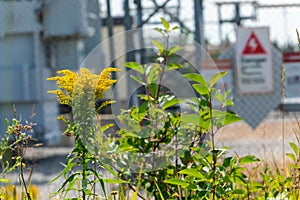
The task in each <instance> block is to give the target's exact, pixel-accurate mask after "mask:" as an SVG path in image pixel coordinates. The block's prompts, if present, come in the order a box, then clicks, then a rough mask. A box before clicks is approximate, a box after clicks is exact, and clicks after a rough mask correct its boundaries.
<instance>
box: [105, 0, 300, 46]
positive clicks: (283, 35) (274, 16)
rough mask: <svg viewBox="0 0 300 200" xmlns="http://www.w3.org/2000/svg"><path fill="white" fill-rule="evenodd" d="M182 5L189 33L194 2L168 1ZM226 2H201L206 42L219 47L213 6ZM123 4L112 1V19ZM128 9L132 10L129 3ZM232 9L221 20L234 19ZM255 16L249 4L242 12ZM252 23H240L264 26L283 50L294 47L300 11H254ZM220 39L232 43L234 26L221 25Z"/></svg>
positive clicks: (273, 0)
mask: <svg viewBox="0 0 300 200" xmlns="http://www.w3.org/2000/svg"><path fill="white" fill-rule="evenodd" d="M99 1H100V3H101V5H102V7H101V10H102V13H105V11H106V8H105V2H106V0H99ZM156 1H157V2H158V4H159V5H161V4H163V3H164V2H165V0H156ZM178 1H179V2H180V3H181V10H180V16H179V17H180V19H181V21H183V22H184V23H185V24H186V26H188V27H189V28H190V29H191V30H193V29H194V22H193V18H194V9H193V6H194V0H184V1H181V0H170V2H169V3H168V5H175V4H177V2H178ZM225 1H227V0H203V6H204V24H205V26H204V30H205V38H206V39H207V40H208V41H209V42H210V43H211V44H218V43H219V42H220V40H219V29H218V13H217V6H216V4H215V3H216V2H225ZM120 2H123V0H111V5H112V8H113V9H112V15H113V16H123V14H124V12H123V4H122V3H120ZM130 2H131V5H130V7H131V8H133V9H134V8H135V5H134V4H133V3H132V2H133V0H130ZM257 2H258V3H259V4H264V5H265V4H293V3H298V4H300V0H257ZM142 4H143V7H149V6H150V7H151V6H152V5H153V4H152V1H151V0H142ZM233 12H234V9H233V6H223V7H222V9H221V13H222V18H223V19H230V18H232V17H233ZM253 12H254V10H253V7H252V6H250V5H249V4H245V5H244V6H242V8H241V14H242V15H251V14H252V13H253ZM256 14H257V15H256V17H257V19H256V20H255V21H251V20H247V21H244V22H243V26H246V27H256V26H258V27H261V26H267V27H269V28H270V38H271V40H272V41H276V42H277V43H278V44H279V45H281V46H284V45H287V44H293V45H296V44H297V35H296V29H297V28H298V29H299V30H300V24H299V23H300V22H299V18H300V7H288V8H268V9H267V8H259V9H257V10H256ZM147 15H148V13H147V11H145V12H144V18H146V17H147ZM160 16H161V15H159V14H158V15H156V16H154V17H153V20H154V21H155V20H156V21H158V19H159V17H160ZM222 38H223V39H225V38H228V40H229V41H231V42H234V41H235V39H236V34H235V26H234V25H233V24H229V23H227V24H223V25H222Z"/></svg>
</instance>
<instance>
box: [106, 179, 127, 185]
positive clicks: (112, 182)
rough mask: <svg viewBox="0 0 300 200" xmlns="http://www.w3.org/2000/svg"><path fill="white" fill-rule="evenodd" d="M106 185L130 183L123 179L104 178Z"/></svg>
mask: <svg viewBox="0 0 300 200" xmlns="http://www.w3.org/2000/svg"><path fill="white" fill-rule="evenodd" d="M102 180H103V182H104V183H109V184H120V183H128V181H125V180H121V179H114V178H102Z"/></svg>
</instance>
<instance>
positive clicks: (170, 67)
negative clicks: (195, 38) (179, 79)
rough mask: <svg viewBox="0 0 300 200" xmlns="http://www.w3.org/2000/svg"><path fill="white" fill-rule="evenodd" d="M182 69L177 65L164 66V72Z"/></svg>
mask: <svg viewBox="0 0 300 200" xmlns="http://www.w3.org/2000/svg"><path fill="white" fill-rule="evenodd" d="M181 68H182V65H181V64H179V63H171V64H167V65H166V68H165V71H166V72H167V71H170V70H172V69H181Z"/></svg>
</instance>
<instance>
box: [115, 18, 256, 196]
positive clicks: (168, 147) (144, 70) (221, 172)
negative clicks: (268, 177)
mask: <svg viewBox="0 0 300 200" xmlns="http://www.w3.org/2000/svg"><path fill="white" fill-rule="evenodd" d="M161 20H162V24H163V26H164V29H155V30H156V31H158V32H159V33H160V34H161V35H162V36H163V38H164V39H165V40H164V42H163V43H162V42H159V41H157V40H155V41H153V44H154V45H155V46H156V47H157V48H158V50H159V53H158V55H159V57H158V58H157V62H156V63H152V64H146V65H142V64H139V63H135V62H130V63H126V64H125V66H126V67H128V68H130V69H132V70H134V71H136V73H137V75H133V76H132V78H133V79H134V80H135V81H137V82H138V83H140V84H141V85H142V86H144V87H145V91H146V92H145V94H140V95H139V98H140V99H141V100H142V103H141V105H139V106H134V107H132V108H130V109H129V110H123V111H122V114H121V115H120V116H118V118H119V120H120V121H121V122H122V123H123V124H124V125H125V126H126V128H122V129H121V130H120V131H118V134H119V138H117V139H116V143H117V144H118V145H117V148H116V149H117V150H116V151H117V153H118V155H119V162H118V167H119V168H118V169H116V170H117V171H118V172H119V176H120V177H121V178H122V179H124V180H126V181H128V185H129V187H130V188H131V189H132V190H134V192H135V193H138V191H137V190H136V189H135V188H134V186H135V185H139V186H141V187H142V188H143V189H144V192H146V194H151V196H153V197H154V198H155V199H173V198H179V199H184V198H186V199H191V198H194V199H199V198H200V197H201V196H202V195H203V198H210V197H212V199H217V198H219V197H228V196H230V195H231V194H235V193H239V192H241V191H240V190H238V188H235V183H234V181H236V180H237V179H238V178H244V175H243V174H242V172H241V171H242V170H243V168H242V166H241V165H242V164H244V163H246V162H254V161H258V159H256V158H255V157H253V156H248V157H245V158H241V159H240V160H238V159H237V158H235V157H234V158H233V157H232V158H226V159H225V161H224V163H222V162H221V159H223V157H222V156H223V154H224V153H225V150H223V149H218V148H217V147H216V145H215V135H216V134H217V132H218V130H219V129H220V128H221V127H223V126H226V125H228V124H231V123H234V122H236V121H239V120H240V118H239V117H238V116H237V115H235V113H232V112H228V111H226V110H221V109H217V108H214V107H213V101H215V100H218V101H219V102H220V103H221V104H222V105H221V106H222V107H226V106H232V105H233V103H232V99H231V98H228V97H229V93H230V91H226V92H225V93H224V94H223V93H222V92H221V91H220V90H218V89H216V88H215V87H214V86H215V84H216V82H218V81H219V80H220V79H221V78H222V77H223V76H224V75H225V74H226V72H221V73H218V74H215V75H214V76H213V77H211V79H210V80H209V81H208V82H206V80H205V79H204V78H203V77H202V76H201V75H200V74H186V75H184V76H185V77H186V78H187V79H189V80H191V81H193V82H194V84H193V85H192V86H193V88H194V90H195V91H196V92H197V93H198V96H199V97H195V98H192V99H188V100H180V99H178V98H176V96H175V95H173V94H169V93H167V94H166V93H164V92H163V91H162V90H163V87H162V85H161V82H162V80H163V78H164V75H165V74H166V73H168V72H170V71H172V70H177V69H180V68H181V67H182V66H181V64H179V63H168V59H169V58H170V57H171V56H172V54H174V53H176V52H177V51H179V50H181V48H180V47H178V46H174V47H170V46H169V36H170V33H171V32H172V31H173V30H176V29H177V27H174V28H170V25H169V23H168V22H166V21H165V20H164V19H161ZM180 103H185V104H189V106H190V108H191V110H193V113H191V114H187V113H178V112H171V111H170V110H169V108H170V107H172V106H174V105H178V104H180ZM207 135H209V136H210V138H211V142H210V143H209V144H207V143H206V142H204V143H203V137H205V136H207ZM172 145H173V146H172ZM161 152H163V153H162V154H163V155H160V153H161ZM231 159H232V160H231ZM172 160H174V161H175V162H172ZM128 163H130V164H128ZM229 169H230V170H231V171H232V172H231V173H227V170H229ZM140 170H142V171H143V173H142V175H141V176H138V177H139V178H136V177H137V176H136V173H137V171H140ZM187 172H194V173H192V174H189V173H187ZM195 174H200V175H201V178H200V177H197V176H196V177H195V176H193V175H195ZM204 177H206V179H203V178H204ZM198 178H200V179H201V180H197V179H198ZM195 181H196V183H197V184H195ZM190 183H191V184H190ZM205 187H206V188H205ZM221 190H222V191H224V192H223V193H222V194H220V191H221ZM138 196H139V197H140V198H142V199H146V197H145V196H143V195H142V194H138Z"/></svg>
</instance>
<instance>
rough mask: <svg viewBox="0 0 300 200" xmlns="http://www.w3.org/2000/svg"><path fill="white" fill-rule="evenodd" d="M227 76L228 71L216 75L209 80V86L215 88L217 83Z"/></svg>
mask: <svg viewBox="0 0 300 200" xmlns="http://www.w3.org/2000/svg"><path fill="white" fill-rule="evenodd" d="M226 74H227V71H223V72H220V73H217V74H214V75H213V76H212V77H211V78H210V80H209V86H210V87H213V86H214V85H215V84H216V82H218V81H219V80H220V79H221V78H222V77H223V76H225V75H226Z"/></svg>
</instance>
